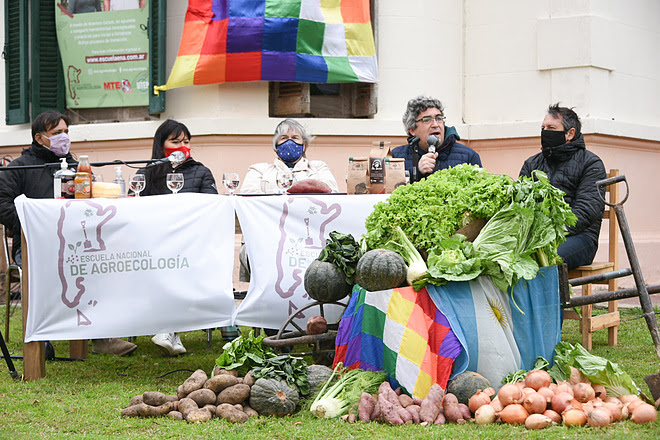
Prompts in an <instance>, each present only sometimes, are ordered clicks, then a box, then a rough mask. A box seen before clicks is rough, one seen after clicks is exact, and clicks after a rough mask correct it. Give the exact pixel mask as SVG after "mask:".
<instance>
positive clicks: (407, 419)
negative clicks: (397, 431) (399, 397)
mask: <svg viewBox="0 0 660 440" xmlns="http://www.w3.org/2000/svg"><path fill="white" fill-rule="evenodd" d="M396 410H397V412H398V413H399V417H401V420H403V423H412V421H413V417H412V414H410V412H408V410H406V409H405V408H404V407H402V406H400V407H398V408H397V409H396Z"/></svg>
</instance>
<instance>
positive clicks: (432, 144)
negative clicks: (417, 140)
mask: <svg viewBox="0 0 660 440" xmlns="http://www.w3.org/2000/svg"><path fill="white" fill-rule="evenodd" d="M426 144H427V145H428V146H429V149H428V152H429V153H435V149H436V148H438V147H439V146H440V140H439V139H438V137H437V136H436V135H434V134H432V135H431V136H429V137H428V139H426Z"/></svg>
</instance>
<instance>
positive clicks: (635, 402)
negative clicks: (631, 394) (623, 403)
mask: <svg viewBox="0 0 660 440" xmlns="http://www.w3.org/2000/svg"><path fill="white" fill-rule="evenodd" d="M643 403H644V401H643V400H642V399H637V400H633V401H632V402H628V412H629V413H630V414H632V413H634V412H635V408H637V407H638V406H639V405H642V404H643Z"/></svg>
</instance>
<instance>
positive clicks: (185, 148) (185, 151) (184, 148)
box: [165, 147, 190, 159]
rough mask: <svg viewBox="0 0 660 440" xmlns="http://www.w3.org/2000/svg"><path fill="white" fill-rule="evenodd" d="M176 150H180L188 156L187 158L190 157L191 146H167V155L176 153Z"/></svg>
mask: <svg viewBox="0 0 660 440" xmlns="http://www.w3.org/2000/svg"><path fill="white" fill-rule="evenodd" d="M175 151H180V152H182V153H183V154H184V156H186V159H188V158H189V157H190V147H179V148H167V147H165V156H166V157H167V156H169V155H170V154H172V153H174V152H175Z"/></svg>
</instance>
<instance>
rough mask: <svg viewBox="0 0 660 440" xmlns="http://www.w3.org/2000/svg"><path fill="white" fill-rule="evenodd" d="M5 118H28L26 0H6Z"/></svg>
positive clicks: (19, 121) (10, 120) (11, 122)
mask: <svg viewBox="0 0 660 440" xmlns="http://www.w3.org/2000/svg"><path fill="white" fill-rule="evenodd" d="M2 56H3V57H4V59H5V108H6V110H5V122H6V124H7V125H15V124H24V123H26V122H30V113H29V108H30V99H29V90H28V81H29V76H28V66H29V65H28V60H29V58H28V5H27V2H26V1H25V0H5V47H4V50H3V52H2Z"/></svg>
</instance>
